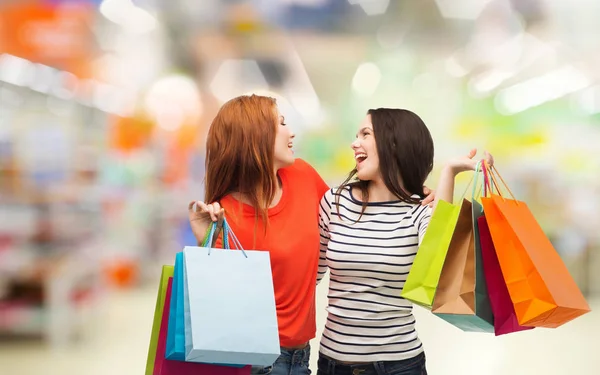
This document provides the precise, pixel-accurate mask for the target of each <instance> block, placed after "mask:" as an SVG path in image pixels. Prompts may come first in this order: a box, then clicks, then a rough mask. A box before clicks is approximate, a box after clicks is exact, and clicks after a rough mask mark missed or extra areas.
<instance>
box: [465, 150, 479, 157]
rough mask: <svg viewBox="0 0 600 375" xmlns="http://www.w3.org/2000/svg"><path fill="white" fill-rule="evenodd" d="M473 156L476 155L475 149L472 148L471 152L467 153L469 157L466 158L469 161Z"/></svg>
mask: <svg viewBox="0 0 600 375" xmlns="http://www.w3.org/2000/svg"><path fill="white" fill-rule="evenodd" d="M475 155H477V149H476V148H472V149H471V151H469V155H467V156H468V157H469V159H473V158H474V157H475Z"/></svg>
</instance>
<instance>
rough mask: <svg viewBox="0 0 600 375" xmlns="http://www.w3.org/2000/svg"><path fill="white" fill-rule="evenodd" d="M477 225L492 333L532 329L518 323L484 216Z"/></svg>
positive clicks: (500, 333)
mask: <svg viewBox="0 0 600 375" xmlns="http://www.w3.org/2000/svg"><path fill="white" fill-rule="evenodd" d="M477 225H478V227H479V241H480V244H481V255H482V261H483V270H484V274H485V281H486V283H487V289H488V295H489V298H490V304H491V307H492V312H493V314H494V333H495V334H496V336H500V335H504V334H507V333H513V332H518V331H523V330H528V329H532V328H533V327H524V326H521V325H519V321H518V319H517V314H516V313H515V307H514V305H513V303H512V300H511V299H510V294H509V293H508V288H507V287H506V282H505V281H504V276H502V270H501V269H500V263H499V262H498V257H497V256H496V250H495V248H494V242H493V241H492V236H491V234H490V228H489V227H488V224H487V221H486V219H485V216H481V217H479V219H477Z"/></svg>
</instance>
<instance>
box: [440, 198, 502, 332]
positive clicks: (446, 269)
mask: <svg viewBox="0 0 600 375" xmlns="http://www.w3.org/2000/svg"><path fill="white" fill-rule="evenodd" d="M481 211H482V210H481V206H480V205H479V203H477V202H476V201H474V202H469V201H467V200H465V201H463V204H462V207H461V210H460V213H459V216H458V220H457V223H456V227H455V229H454V233H453V235H452V240H451V241H450V245H449V248H448V253H447V254H446V259H445V262H444V266H443V268H442V272H441V275H440V279H439V283H438V287H437V291H436V294H435V298H434V302H433V306H432V312H433V313H434V314H435V315H437V316H439V317H440V318H442V319H444V320H446V321H447V322H449V323H451V324H452V325H454V326H456V327H458V328H460V329H462V330H463V331H468V332H489V333H492V332H494V318H493V316H492V312H491V308H490V306H489V299H488V296H487V288H486V287H485V279H484V275H483V270H482V268H481V257H480V256H479V255H478V254H477V252H476V250H477V249H476V246H475V233H474V227H473V216H476V217H479V216H481ZM477 248H478V250H480V249H479V246H477Z"/></svg>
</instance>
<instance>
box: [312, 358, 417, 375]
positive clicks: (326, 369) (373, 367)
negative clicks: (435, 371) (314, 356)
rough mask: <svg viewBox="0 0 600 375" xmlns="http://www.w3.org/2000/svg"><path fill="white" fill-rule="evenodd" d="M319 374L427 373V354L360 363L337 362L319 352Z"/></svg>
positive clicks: (383, 374)
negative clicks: (403, 358) (394, 359)
mask: <svg viewBox="0 0 600 375" xmlns="http://www.w3.org/2000/svg"><path fill="white" fill-rule="evenodd" d="M317 375H427V370H426V369H425V354H424V353H421V354H419V355H418V356H416V357H414V358H410V359H405V360H402V361H381V362H372V363H366V364H360V365H358V364H357V365H351V364H344V363H339V362H336V361H335V360H334V359H331V358H328V357H325V356H324V355H322V354H319V361H318V370H317Z"/></svg>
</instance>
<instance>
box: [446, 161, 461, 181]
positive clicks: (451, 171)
mask: <svg viewBox="0 0 600 375" xmlns="http://www.w3.org/2000/svg"><path fill="white" fill-rule="evenodd" d="M459 172H460V171H459V170H458V168H456V167H455V166H453V165H452V164H449V163H448V164H446V165H444V167H443V168H442V174H444V175H446V176H450V177H452V178H454V177H456V175H457V174H458V173H459Z"/></svg>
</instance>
